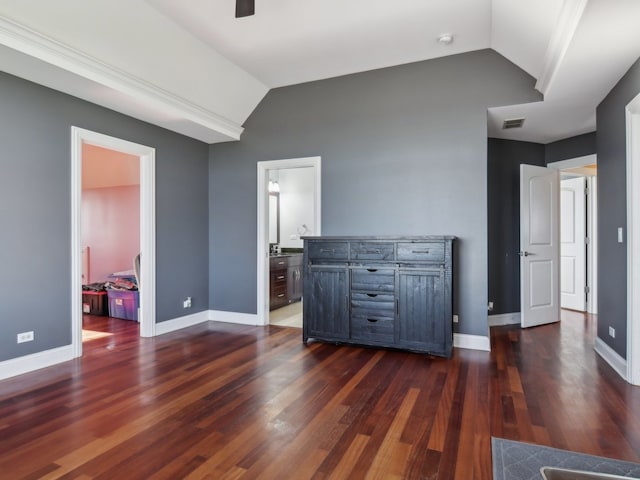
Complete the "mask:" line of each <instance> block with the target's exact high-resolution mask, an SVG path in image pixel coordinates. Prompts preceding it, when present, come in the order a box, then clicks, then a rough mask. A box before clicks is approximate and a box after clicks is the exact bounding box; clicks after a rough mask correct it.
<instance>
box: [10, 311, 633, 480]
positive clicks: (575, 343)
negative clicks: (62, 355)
mask: <svg viewBox="0 0 640 480" xmlns="http://www.w3.org/2000/svg"><path fill="white" fill-rule="evenodd" d="M109 322H110V324H109ZM86 327H87V328H88V329H90V330H92V331H94V332H100V331H109V330H111V331H112V333H113V334H110V335H100V334H99V333H96V334H94V335H93V337H94V339H93V340H90V341H88V342H86V343H85V355H84V357H83V358H82V360H74V361H72V362H67V363H65V364H61V365H58V366H54V367H51V368H48V369H44V370H40V371H38V372H33V373H30V374H26V375H22V376H20V377H16V378H13V379H9V380H5V381H2V382H0V478H2V479H12V480H13V479H48V478H63V479H181V478H189V479H204V478H207V479H254V478H260V479H307V478H313V479H361V478H362V479H394V478H398V479H400V478H406V479H413V478H415V479H478V480H481V479H490V478H491V471H492V470H491V469H492V467H491V444H490V439H491V436H492V435H493V436H498V437H503V438H509V439H514V440H521V441H527V442H533V443H538V444H543V445H548V446H552V447H557V448H563V449H568V450H573V451H579V452H584V453H589V454H596V455H605V456H608V457H612V458H618V459H623V460H630V461H636V462H638V461H640V389H639V388H638V387H632V386H629V385H627V384H626V383H625V382H623V381H622V379H620V378H619V377H618V376H617V375H616V374H615V373H614V372H613V371H612V370H611V368H610V367H609V366H608V365H607V364H606V363H605V362H603V361H602V360H601V359H599V358H598V357H597V356H596V354H595V353H594V351H593V340H594V334H595V320H594V319H593V318H592V317H590V316H584V315H581V314H577V313H575V312H563V320H562V322H560V323H558V324H554V325H548V326H543V327H537V328H534V329H529V330H524V331H522V330H520V328H519V327H499V328H494V329H492V334H491V344H492V352H491V353H487V352H478V351H471V350H462V349H456V350H455V353H454V357H453V358H452V359H450V360H446V359H440V358H432V357H428V356H424V355H418V354H411V353H405V352H397V351H391V350H374V349H364V348H355V347H347V346H335V345H328V344H321V343H314V344H311V345H309V346H305V345H303V344H302V341H301V333H300V330H299V329H294V328H285V327H277V326H270V327H264V328H262V327H260V328H256V327H247V326H239V325H231V324H221V323H209V324H206V325H198V326H195V327H192V328H188V329H185V330H183V331H179V332H174V333H171V334H167V335H163V336H161V337H156V338H153V339H144V338H143V339H141V338H138V336H137V335H138V331H137V324H134V323H132V322H127V321H120V320H105V319H104V318H101V317H87V320H86Z"/></svg>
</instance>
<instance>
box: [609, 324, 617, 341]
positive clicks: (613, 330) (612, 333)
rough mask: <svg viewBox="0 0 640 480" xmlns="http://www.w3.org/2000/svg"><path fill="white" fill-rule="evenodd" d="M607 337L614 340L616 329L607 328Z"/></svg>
mask: <svg viewBox="0 0 640 480" xmlns="http://www.w3.org/2000/svg"><path fill="white" fill-rule="evenodd" d="M609 336H610V337H611V338H616V329H615V328H613V327H609Z"/></svg>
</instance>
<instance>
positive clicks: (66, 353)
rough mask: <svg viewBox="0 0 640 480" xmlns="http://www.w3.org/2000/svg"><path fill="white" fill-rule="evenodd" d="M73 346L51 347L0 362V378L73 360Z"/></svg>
mask: <svg viewBox="0 0 640 480" xmlns="http://www.w3.org/2000/svg"><path fill="white" fill-rule="evenodd" d="M73 357H74V355H73V346H72V345H65V346H64V347H58V348H52V349H50V350H44V351H42V352H37V353H32V354H30V355H24V356H22V357H17V358H12V359H11V360H5V361H4V362H0V380H4V379H5V378H10V377H15V376H17V375H22V374H23V373H29V372H33V371H34V370H39V369H41V368H46V367H51V366H53V365H56V364H58V363H62V362H67V361H69V360H73Z"/></svg>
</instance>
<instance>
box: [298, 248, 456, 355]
mask: <svg viewBox="0 0 640 480" xmlns="http://www.w3.org/2000/svg"><path fill="white" fill-rule="evenodd" d="M454 240H455V237H453V236H420V237H306V238H304V265H303V269H304V295H303V297H304V316H303V341H304V342H305V343H306V342H308V341H309V340H322V341H327V342H338V343H349V344H359V345H369V346H379V347H392V348H400V349H403V350H411V351H416V352H424V353H430V354H433V355H439V356H444V357H450V356H451V352H452V347H453V328H452V323H453V319H452V305H453V303H452V275H453V274H452V271H453V252H452V250H453V242H454Z"/></svg>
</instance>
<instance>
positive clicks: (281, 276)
mask: <svg viewBox="0 0 640 480" xmlns="http://www.w3.org/2000/svg"><path fill="white" fill-rule="evenodd" d="M283 278H284V275H280V276H278V277H276V280H282V279H283Z"/></svg>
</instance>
